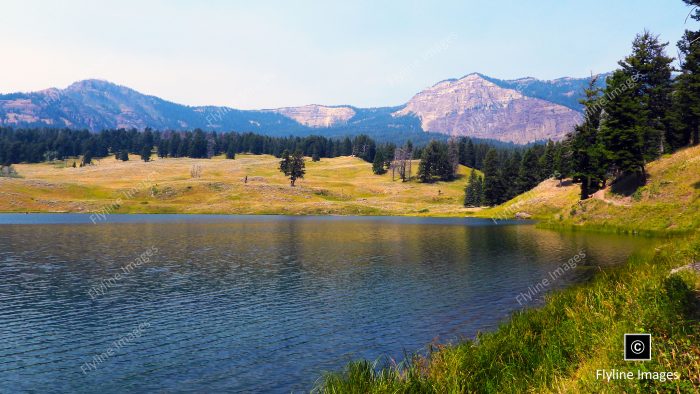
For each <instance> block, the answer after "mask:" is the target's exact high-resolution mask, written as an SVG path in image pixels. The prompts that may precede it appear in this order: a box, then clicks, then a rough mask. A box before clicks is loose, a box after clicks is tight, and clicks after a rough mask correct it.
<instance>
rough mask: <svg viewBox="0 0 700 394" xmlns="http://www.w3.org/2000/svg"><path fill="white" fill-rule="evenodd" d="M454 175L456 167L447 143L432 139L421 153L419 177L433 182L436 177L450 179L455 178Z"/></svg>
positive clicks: (422, 180)
mask: <svg viewBox="0 0 700 394" xmlns="http://www.w3.org/2000/svg"><path fill="white" fill-rule="evenodd" d="M454 176H455V167H454V163H453V161H452V160H451V158H450V154H449V148H448V146H447V144H445V143H440V142H438V141H435V140H433V141H430V143H428V145H427V146H426V147H425V148H423V152H422V153H421V159H420V163H419V165H418V178H419V179H420V180H421V182H433V180H434V178H435V177H438V178H439V179H440V180H443V181H449V180H452V179H454Z"/></svg>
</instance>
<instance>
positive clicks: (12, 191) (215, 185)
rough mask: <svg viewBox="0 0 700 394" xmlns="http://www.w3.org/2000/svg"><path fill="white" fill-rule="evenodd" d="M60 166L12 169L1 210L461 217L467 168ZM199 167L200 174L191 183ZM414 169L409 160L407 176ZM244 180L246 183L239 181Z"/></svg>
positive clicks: (262, 160) (0, 183) (165, 162)
mask: <svg viewBox="0 0 700 394" xmlns="http://www.w3.org/2000/svg"><path fill="white" fill-rule="evenodd" d="M70 164H72V160H68V161H67V162H60V163H41V164H18V165H15V168H16V169H17V172H18V173H19V175H20V176H21V177H22V178H0V211H3V212H107V213H225V214H291V215H301V214H319V215H320V214H340V215H417V216H464V215H465V214H467V213H469V212H470V211H473V210H470V209H467V208H464V207H463V206H462V202H463V199H464V186H465V183H466V181H467V178H468V173H469V171H470V170H469V169H468V168H466V167H460V168H459V176H460V177H459V179H457V180H456V181H453V182H437V183H434V184H422V183H419V182H416V181H412V182H401V181H400V180H397V181H392V179H391V172H389V173H387V174H385V175H381V176H378V175H374V174H373V173H372V165H371V164H370V163H367V162H364V161H362V160H360V159H358V158H355V157H338V158H333V159H322V160H321V161H320V162H315V163H314V162H312V161H311V160H309V159H308V158H307V161H306V176H305V178H304V179H300V180H298V181H297V186H296V187H290V185H289V181H288V180H287V179H286V178H285V177H284V175H283V174H281V173H280V172H279V170H278V169H277V167H278V159H276V158H275V157H273V156H267V155H262V156H254V155H238V156H237V157H236V159H235V160H226V159H224V158H223V157H216V158H213V159H188V158H178V159H157V158H156V159H154V160H153V161H152V162H150V163H144V162H143V161H141V160H139V159H138V157H137V156H131V157H130V160H129V161H128V162H122V161H117V160H115V159H114V158H113V157H109V158H104V159H100V160H96V161H95V164H94V165H91V166H87V167H83V168H72V167H71V166H70ZM193 165H199V166H201V169H202V175H201V177H199V178H192V177H191V175H190V170H191V168H192V166H193ZM417 168H418V163H417V162H414V164H413V171H414V173H415V171H416V169H417ZM245 176H248V183H244V178H245Z"/></svg>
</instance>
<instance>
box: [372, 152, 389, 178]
mask: <svg viewBox="0 0 700 394" xmlns="http://www.w3.org/2000/svg"><path fill="white" fill-rule="evenodd" d="M385 162H386V160H385V159H384V152H382V150H381V149H379V150H377V153H375V155H374V161H373V162H372V172H374V173H375V174H376V175H382V174H386V167H385Z"/></svg>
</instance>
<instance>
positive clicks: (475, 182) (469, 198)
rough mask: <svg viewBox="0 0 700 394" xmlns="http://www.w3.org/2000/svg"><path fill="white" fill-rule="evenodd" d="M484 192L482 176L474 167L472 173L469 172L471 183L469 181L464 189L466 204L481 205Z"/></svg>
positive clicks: (469, 205)
mask: <svg viewBox="0 0 700 394" xmlns="http://www.w3.org/2000/svg"><path fill="white" fill-rule="evenodd" d="M482 193H483V191H482V185H481V177H480V176H478V175H477V174H476V171H475V170H474V169H472V171H471V173H470V174H469V183H467V186H466V187H465V190H464V206H465V207H479V206H481V198H482Z"/></svg>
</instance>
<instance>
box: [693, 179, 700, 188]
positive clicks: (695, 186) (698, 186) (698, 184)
mask: <svg viewBox="0 0 700 394" xmlns="http://www.w3.org/2000/svg"><path fill="white" fill-rule="evenodd" d="M693 187H694V188H696V189H700V181H698V182H695V183H693Z"/></svg>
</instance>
